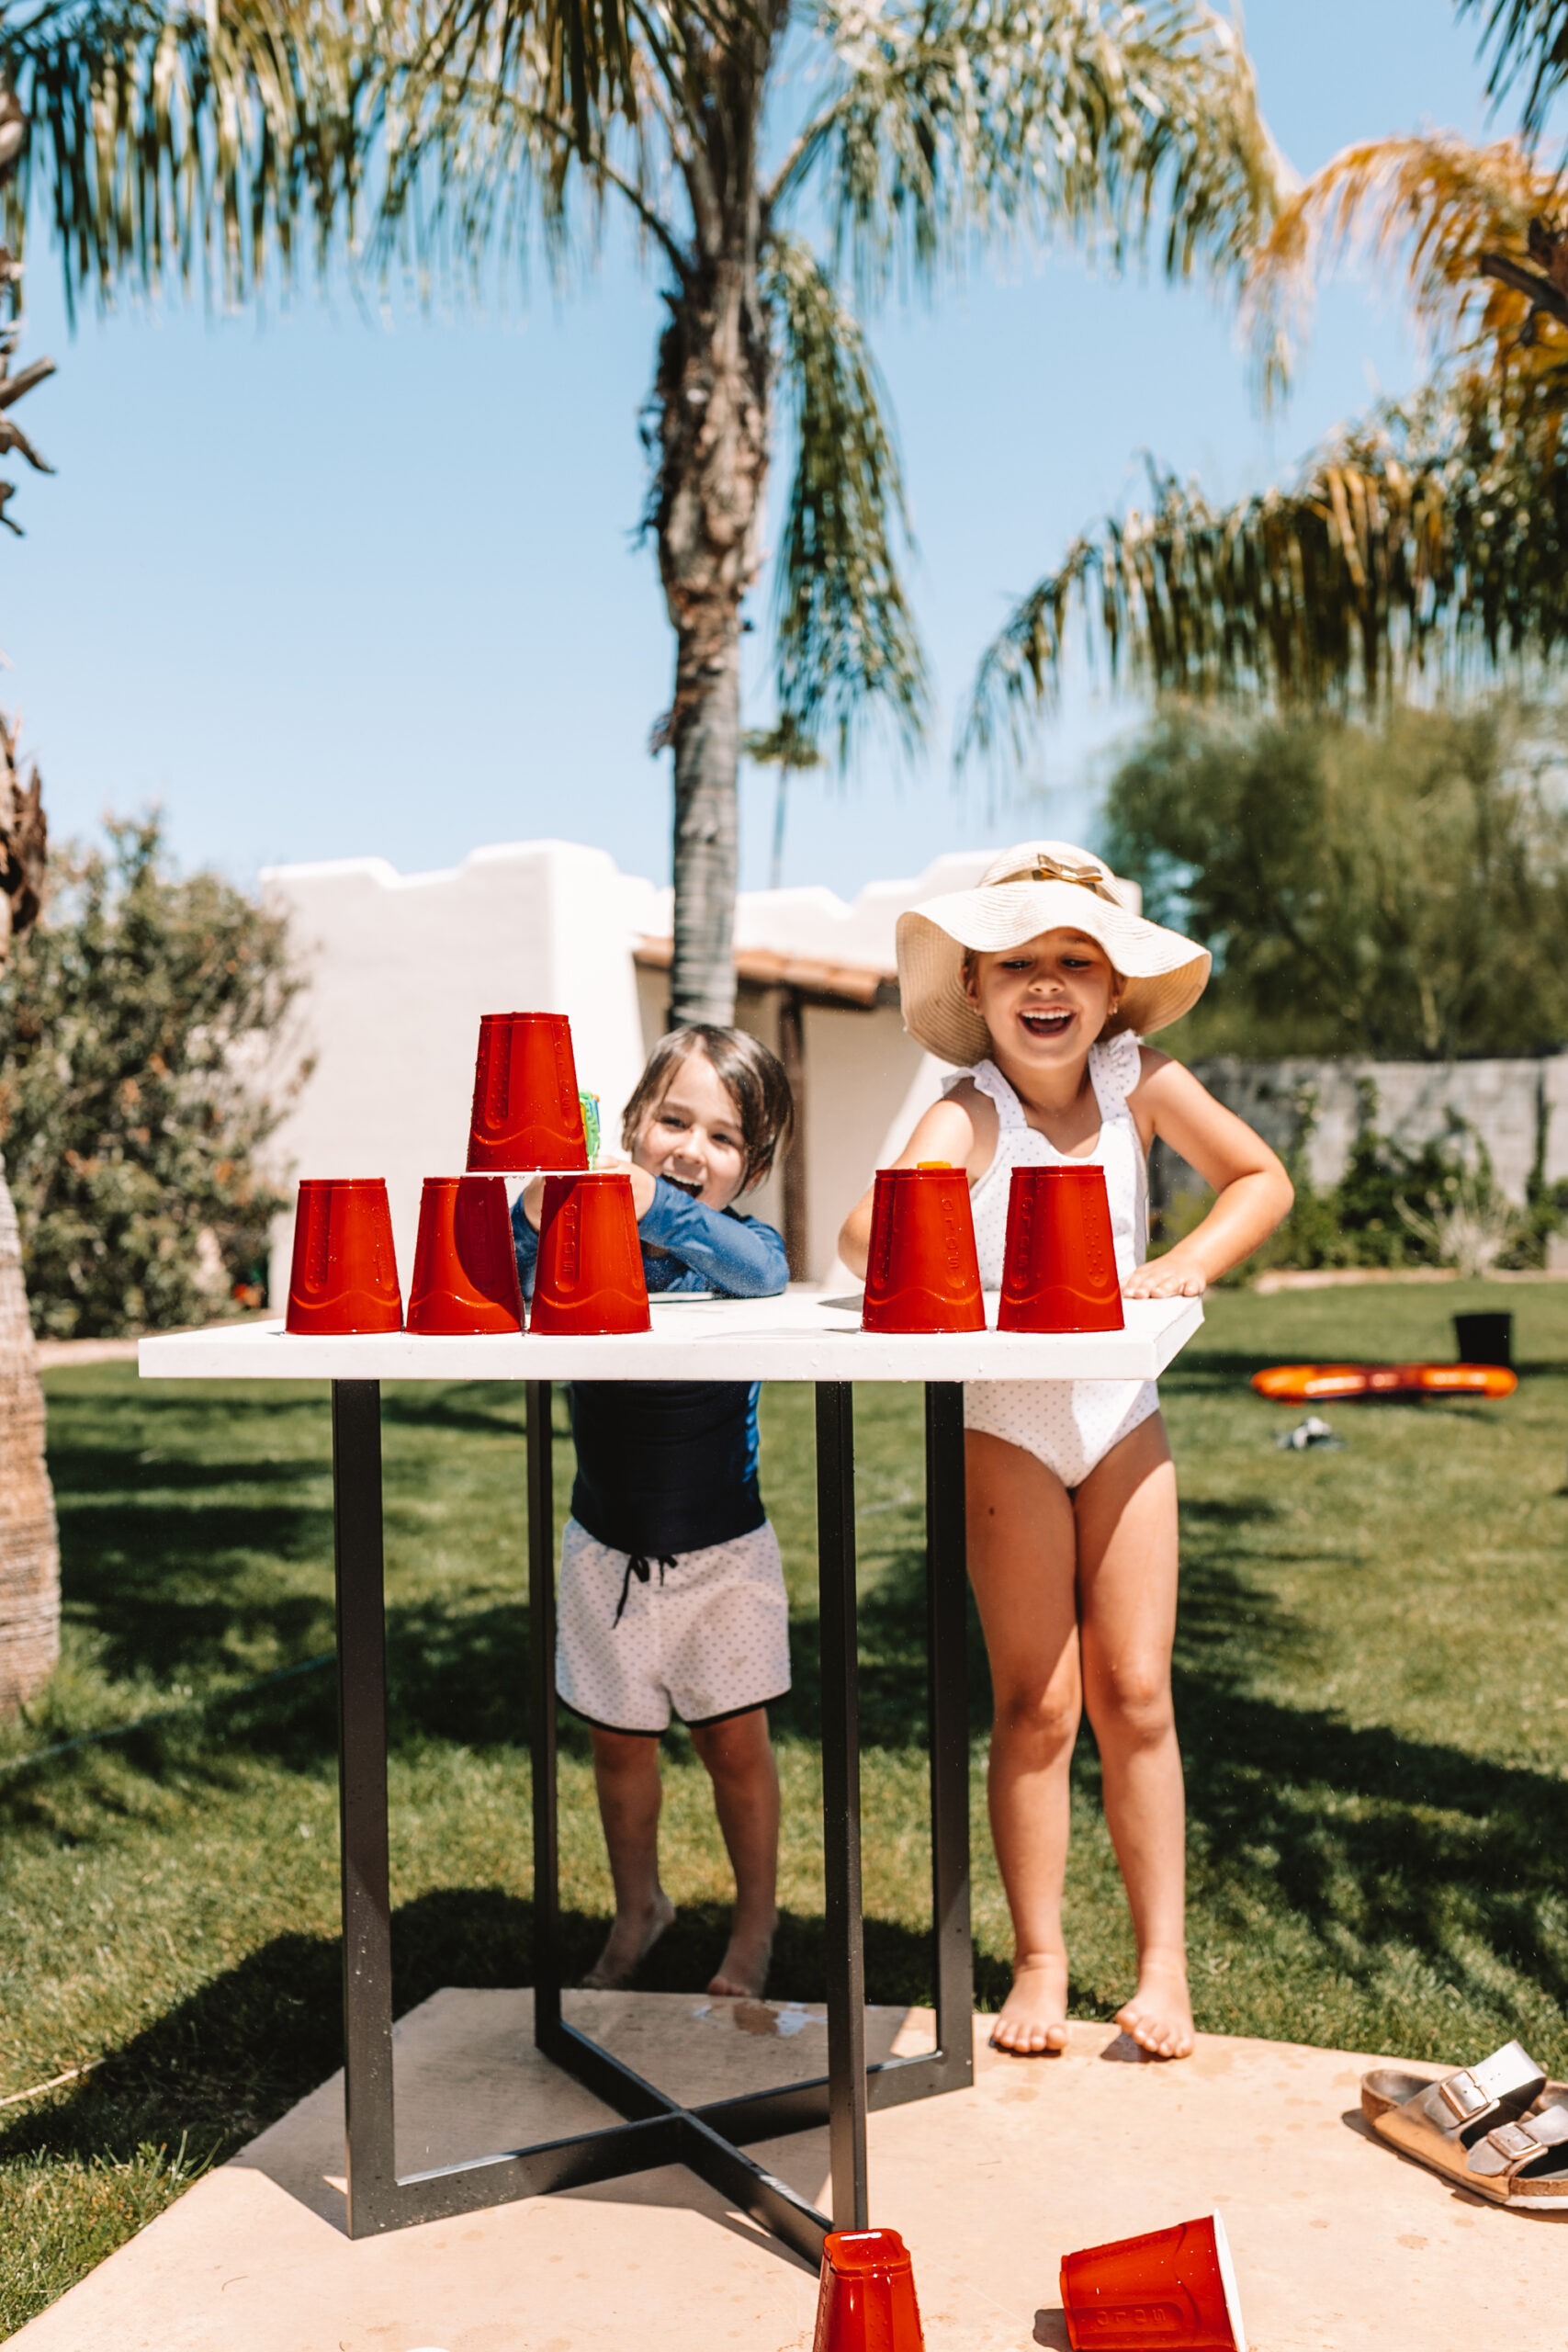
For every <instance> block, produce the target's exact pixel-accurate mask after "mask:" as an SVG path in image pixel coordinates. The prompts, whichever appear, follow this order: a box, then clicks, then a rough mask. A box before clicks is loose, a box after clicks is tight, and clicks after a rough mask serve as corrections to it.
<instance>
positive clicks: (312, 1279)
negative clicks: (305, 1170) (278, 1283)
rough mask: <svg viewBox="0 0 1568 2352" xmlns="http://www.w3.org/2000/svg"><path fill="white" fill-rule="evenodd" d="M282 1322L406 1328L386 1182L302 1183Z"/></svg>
mask: <svg viewBox="0 0 1568 2352" xmlns="http://www.w3.org/2000/svg"><path fill="white" fill-rule="evenodd" d="M284 1323H285V1328H286V1329H288V1330H290V1331H309V1332H316V1333H326V1332H339V1333H342V1332H345V1331H400V1330H401V1329H402V1328H403V1302H402V1297H401V1295H400V1291H399V1289H398V1261H397V1258H396V1255H395V1254H394V1252H393V1249H392V1212H391V1208H390V1206H389V1204H388V1200H387V1183H386V1179H385V1177H382V1176H307V1177H304V1178H303V1179H302V1180H301V1182H300V1185H299V1204H298V1206H297V1207H296V1209H295V1212H294V1262H293V1265H292V1267H291V1268H290V1270H289V1275H288V1314H287V1316H286V1317H284Z"/></svg>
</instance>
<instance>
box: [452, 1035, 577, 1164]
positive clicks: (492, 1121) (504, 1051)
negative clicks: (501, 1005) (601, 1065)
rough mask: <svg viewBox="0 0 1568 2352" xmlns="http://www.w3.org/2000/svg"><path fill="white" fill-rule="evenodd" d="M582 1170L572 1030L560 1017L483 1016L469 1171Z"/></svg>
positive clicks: (471, 1117)
mask: <svg viewBox="0 0 1568 2352" xmlns="http://www.w3.org/2000/svg"><path fill="white" fill-rule="evenodd" d="M587 1165H588V1144H587V1140H586V1138H585V1136H584V1135H583V1132H582V1105H581V1103H579V1101H578V1099H577V1064H576V1062H575V1061H574V1059H573V1057H572V1051H571V1023H570V1021H568V1019H567V1017H566V1015H565V1013H564V1012H487V1013H486V1014H485V1015H484V1016H483V1018H482V1019H481V1021H480V1023H479V1055H478V1058H477V1059H476V1061H475V1064H474V1107H473V1111H472V1114H471V1115H470V1118H469V1121H468V1166H469V1168H470V1170H486V1171H497V1170H499V1171H501V1172H502V1173H513V1172H520V1171H525V1170H533V1169H540V1168H567V1169H573V1168H586V1167H587Z"/></svg>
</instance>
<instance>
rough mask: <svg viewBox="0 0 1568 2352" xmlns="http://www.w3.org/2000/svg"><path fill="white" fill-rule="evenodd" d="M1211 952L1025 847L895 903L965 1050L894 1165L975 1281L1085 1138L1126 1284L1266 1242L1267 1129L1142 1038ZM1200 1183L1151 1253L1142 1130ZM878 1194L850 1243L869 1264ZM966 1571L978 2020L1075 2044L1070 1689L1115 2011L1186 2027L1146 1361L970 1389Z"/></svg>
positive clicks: (1165, 1578) (1074, 861)
mask: <svg viewBox="0 0 1568 2352" xmlns="http://www.w3.org/2000/svg"><path fill="white" fill-rule="evenodd" d="M1209 962H1210V959H1209V956H1208V954H1207V952H1206V951H1205V950H1204V949H1202V948H1200V947H1195V946H1194V945H1193V944H1192V943H1191V942H1190V940H1186V939H1182V938H1179V936H1178V935H1177V934H1176V933H1174V932H1170V931H1165V930H1162V929H1161V928H1160V927H1159V926H1158V925H1156V924H1155V923H1152V922H1145V921H1144V920H1143V918H1142V917H1141V916H1139V915H1135V914H1134V913H1132V912H1131V911H1130V910H1129V909H1128V908H1127V906H1126V905H1125V904H1124V903H1123V902H1122V897H1121V895H1120V888H1119V886H1118V884H1117V882H1116V880H1115V877H1114V876H1112V875H1111V871H1110V868H1109V867H1108V866H1106V865H1102V864H1101V862H1100V859H1099V858H1097V857H1093V856H1091V855H1089V853H1088V852H1087V851H1084V850H1079V849H1073V848H1070V847H1068V846H1067V845H1066V844H1065V843H1063V842H1024V843H1022V844H1021V845H1020V846H1019V847H1018V848H1016V849H1011V850H1009V851H1007V852H1006V853H1005V854H1003V855H1002V856H1000V857H998V858H997V859H996V860H995V861H994V863H993V864H992V865H990V866H989V867H988V868H987V872H986V874H985V875H984V876H983V877H982V879H981V882H980V885H979V888H977V889H974V890H960V891H954V892H952V893H950V894H949V895H947V896H946V897H943V898H940V899H931V900H930V901H929V902H928V903H927V904H926V905H925V906H923V907H919V908H916V909H915V910H913V911H912V912H910V913H908V914H907V915H904V916H903V917H901V918H900V921H899V924H898V972H899V983H900V989H901V992H902V998H903V1007H904V1022H905V1026H906V1027H907V1028H908V1031H909V1033H910V1035H913V1036H915V1037H918V1038H919V1041H920V1043H921V1044H922V1045H923V1046H928V1047H929V1048H930V1050H931V1052H932V1053H933V1054H936V1055H938V1056H939V1057H941V1058H942V1060H943V1061H947V1062H953V1063H958V1064H961V1065H962V1064H967V1065H968V1066H969V1067H967V1068H966V1069H963V1071H962V1074H961V1075H960V1076H958V1077H957V1078H954V1079H953V1080H950V1081H949V1084H948V1086H947V1088H946V1089H945V1091H944V1092H943V1095H942V1100H941V1102H939V1103H934V1104H933V1105H932V1106H931V1109H930V1110H929V1111H928V1112H926V1114H925V1115H924V1116H923V1117H922V1119H921V1120H920V1122H919V1125H918V1126H917V1127H916V1129H915V1132H914V1134H913V1135H912V1136H911V1137H910V1138H909V1142H908V1147H907V1148H906V1149H905V1151H904V1152H903V1154H902V1156H901V1158H900V1159H898V1161H897V1166H898V1167H900V1168H912V1167H914V1166H915V1165H916V1164H917V1162H919V1161H920V1160H931V1159H943V1160H948V1161H951V1162H952V1163H953V1165H954V1166H960V1165H962V1166H963V1167H964V1168H965V1169H967V1170H968V1174H969V1182H970V1187H971V1199H972V1201H973V1204H974V1210H975V1232H976V1242H977V1243H978V1247H979V1256H980V1273H981V1279H982V1281H983V1282H984V1284H985V1286H986V1288H987V1290H996V1289H998V1288H999V1287H1000V1283H1001V1272H1002V1248H1003V1238H1004V1234H1005V1231H1006V1225H1007V1204H1008V1193H1009V1186H1010V1175H1011V1171H1012V1170H1013V1169H1014V1168H1020V1167H1041V1166H1049V1165H1051V1164H1053V1163H1054V1162H1056V1161H1059V1160H1062V1159H1084V1160H1094V1161H1098V1162H1099V1163H1100V1166H1102V1167H1103V1169H1104V1170H1105V1181H1106V1189H1107V1192H1108V1193H1109V1195H1110V1201H1111V1225H1112V1229H1113V1232H1114V1236H1115V1243H1116V1261H1117V1266H1118V1270H1119V1272H1120V1273H1121V1276H1122V1291H1123V1295H1125V1296H1126V1297H1128V1298H1171V1297H1177V1296H1187V1297H1195V1296H1197V1295H1199V1294H1200V1293H1201V1291H1202V1290H1203V1288H1204V1286H1205V1284H1206V1283H1209V1282H1211V1281H1213V1279H1214V1278H1215V1277H1216V1276H1217V1275H1220V1274H1223V1273H1224V1272H1226V1271H1227V1270H1228V1269H1229V1268H1230V1267H1232V1266H1235V1265H1236V1264H1238V1263H1239V1262H1240V1261H1241V1260H1242V1259H1243V1258H1245V1257H1247V1254H1248V1252H1249V1251H1251V1250H1256V1249H1257V1247H1258V1244H1259V1242H1261V1241H1262V1240H1263V1239H1264V1238H1266V1236H1267V1235H1269V1233H1270V1232H1272V1230H1273V1228H1274V1227H1275V1226H1276V1225H1277V1224H1278V1223H1279V1221H1280V1218H1281V1217H1282V1216H1284V1214H1285V1212H1286V1210H1287V1209H1288V1208H1289V1206H1290V1204H1291V1184H1290V1180H1289V1178H1288V1177H1287V1176H1286V1174H1285V1171H1284V1170H1283V1168H1282V1167H1281V1166H1280V1162H1279V1160H1278V1159H1276V1158H1275V1156H1274V1154H1273V1153H1272V1152H1271V1151H1270V1150H1269V1147H1268V1145H1267V1144H1265V1143H1264V1142H1262V1141H1261V1140H1260V1138H1259V1137H1258V1136H1256V1135H1254V1134H1253V1132H1252V1130H1251V1128H1250V1127H1248V1126H1247V1125H1244V1124H1243V1122H1242V1121H1241V1120H1240V1119H1238V1118H1235V1116H1233V1114H1231V1113H1230V1112H1229V1111H1227V1110H1225V1109H1224V1106H1223V1105H1222V1104H1221V1103H1216V1102H1215V1101H1214V1099H1213V1096H1212V1095H1211V1094H1210V1093H1209V1092H1208V1091H1206V1090H1205V1089H1204V1088H1203V1087H1202V1086H1201V1085H1200V1083H1199V1081H1198V1080H1197V1079H1195V1078H1194V1077H1193V1076H1192V1074H1191V1072H1190V1070H1187V1069H1183V1068H1182V1067H1181V1065H1180V1063H1179V1062H1174V1061H1172V1060H1170V1059H1169V1057H1168V1056H1166V1055H1164V1054H1160V1053H1156V1052H1153V1051H1151V1049H1150V1048H1149V1047H1148V1046H1144V1045H1141V1044H1140V1043H1139V1038H1140V1035H1148V1033H1149V1032H1150V1031H1152V1030H1155V1029H1159V1028H1162V1027H1163V1026H1164V1025H1165V1024H1166V1023H1168V1022H1171V1021H1175V1020H1177V1019H1178V1018H1179V1015H1180V1014H1182V1013H1183V1012H1187V1011H1188V1009H1189V1008H1190V1006H1191V1005H1192V1004H1193V1003H1195V1002H1196V1001H1197V999H1198V997H1199V996H1200V995H1201V993H1202V989H1203V987H1204V984H1205V982H1206V981H1207V979H1208V977H1209ZM1156 1135H1159V1136H1164V1137H1165V1139H1166V1141H1167V1142H1168V1143H1169V1144H1170V1145H1171V1146H1172V1148H1174V1149H1175V1150H1177V1151H1179V1153H1180V1154H1181V1156H1182V1158H1183V1159H1187V1160H1190V1162H1191V1164H1192V1166H1193V1167H1194V1168H1196V1169H1197V1170H1198V1171H1199V1173H1200V1175H1201V1176H1202V1177H1203V1178H1204V1179H1205V1180H1206V1181H1207V1182H1209V1183H1210V1184H1212V1185H1213V1188H1214V1191H1215V1193H1216V1194H1217V1196H1218V1197H1217V1198H1216V1200H1215V1202H1214V1204H1213V1208H1212V1209H1211V1210H1210V1212H1209V1214H1208V1216H1206V1217H1205V1218H1204V1219H1203V1222H1202V1223H1201V1225H1200V1226H1199V1227H1197V1228H1196V1230H1195V1231H1194V1232H1192V1233H1190V1234H1189V1235H1188V1236H1187V1237H1186V1238H1185V1239H1184V1240H1182V1241H1180V1242H1179V1243H1178V1244H1177V1246H1176V1248H1175V1249H1173V1250H1170V1251H1169V1252H1168V1254H1167V1255H1166V1256H1165V1257H1163V1258H1159V1259H1157V1260H1156V1261H1155V1263H1154V1264H1153V1265H1145V1263H1144V1255H1145V1243H1146V1227H1147V1204H1148V1192H1147V1182H1146V1175H1145V1163H1146V1159H1147V1153H1148V1148H1149V1145H1150V1143H1151V1142H1152V1141H1153V1139H1154V1137H1155V1136H1156ZM871 1198H872V1196H871V1194H870V1193H867V1194H866V1195H865V1197H864V1199H863V1201H862V1202H861V1203H860V1205H859V1206H858V1207H857V1208H856V1209H855V1210H854V1212H853V1214H852V1216H850V1218H849V1219H848V1221H847V1222H846V1224H845V1226H844V1229H843V1232H842V1235H841V1236H840V1245H839V1246H840V1251H841V1253H842V1256H843V1258H844V1261H845V1262H846V1264H848V1265H850V1266H851V1267H852V1268H853V1269H854V1270H855V1271H856V1272H864V1269H865V1264H866V1258H867V1251H868V1248H869V1243H870V1237H871ZM964 1428H965V1431H966V1437H965V1448H964V1452H965V1463H966V1470H967V1480H968V1542H969V1574H970V1577H971V1579H972V1581H973V1583H974V1587H975V1595H976V1600H977V1602H978V1604H979V1611H980V1620H981V1623H982V1624H983V1626H984V1628H985V1634H986V1647H987V1653H988V1655H989V1658H990V1667H991V1684H992V1690H993V1693H994V1698H995V1723H994V1725H993V1729H992V1735H991V1756H990V1769H989V1779H988V1793H989V1800H990V1813H991V1831H992V1835H993V1837H994V1838H995V1840H996V1849H997V1860H998V1864H999V1866H1000V1869H1001V1874H1002V1883H1003V1884H1004V1886H1005V1888H1006V1890H1007V1897H1008V1903H1009V1906H1010V1910H1011V1912H1012V1922H1013V1937H1014V1954H1013V1980H1012V1989H1011V1991H1010V1994H1009V1996H1008V1998H1007V2001H1006V2003H1005V2004H1004V2006H1003V2008H1002V2012H1001V2015H1000V2017H999V2018H998V2019H997V2023H996V2027H995V2030H994V2031H993V2033H992V2036H991V2040H992V2041H993V2043H994V2045H995V2046H996V2047H997V2048H998V2049H999V2050H1008V2051H1011V2052H1015V2053H1017V2054H1018V2055H1019V2056H1036V2055H1039V2054H1041V2053H1043V2052H1059V2051H1061V2050H1063V2049H1065V2048H1066V2040H1067V2030H1066V2003H1067V1951H1066V1943H1065V1942H1064V1940H1063V1934H1062V1883H1063V1878H1064V1875H1065V1872H1066V1850H1067V1822H1068V1767H1069V1765H1070V1762H1071V1758H1072V1752H1073V1744H1074V1741H1075V1739H1076V1737H1077V1728H1078V1719H1079V1715H1080V1713H1081V1711H1082V1709H1083V1707H1084V1706H1086V1705H1087V1707H1088V1709H1089V1722H1090V1724H1092V1725H1093V1728H1094V1733H1095V1737H1096V1739H1097V1741H1098V1743H1099V1747H1100V1767H1101V1773H1102V1778H1103V1785H1104V1792H1105V1816H1106V1821H1107V1824H1108V1826H1109V1827H1110V1830H1111V1838H1112V1840H1113V1842H1114V1844H1115V1848H1116V1857H1117V1860H1118V1861H1119V1862H1120V1864H1121V1866H1122V1881H1123V1883H1124V1884H1125V1886H1126V1889H1127V1900H1128V1904H1129V1905H1130V1907H1131V1910H1132V1914H1133V1928H1134V1936H1135V1938H1136V1942H1137V1953H1138V1978H1137V1984H1136V1986H1135V1988H1134V1992H1133V1994H1132V1996H1131V1997H1130V1999H1129V2000H1128V2001H1127V2002H1126V2003H1125V2004H1124V2006H1123V2007H1122V2008H1121V2009H1120V2010H1119V2011H1118V2012H1117V2022H1118V2024H1119V2025H1121V2026H1122V2029H1123V2030H1124V2031H1126V2032H1127V2033H1129V2034H1131V2035H1132V2036H1133V2037H1134V2040H1135V2041H1138V2042H1139V2043H1140V2044H1141V2045H1142V2047H1143V2048H1144V2049H1145V2050H1146V2051H1148V2052H1151V2053H1153V2054H1154V2055H1156V2056H1157V2057H1161V2058H1184V2057H1186V2056H1187V2054H1188V2053H1189V2052H1190V2050H1191V2048H1192V2011H1191V2007H1190V2002H1189V1997H1188V1990H1187V1962H1186V1943H1185V1924H1184V1912H1185V1856H1184V1851H1183V1848H1184V1838H1185V1811H1184V1804H1183V1795H1182V1781H1181V1758H1180V1753H1179V1749H1178V1747H1177V1742H1176V1727H1175V1722H1174V1719H1173V1716H1172V1713H1171V1699H1170V1653H1171V1645H1172V1641H1173V1639H1174V1636H1175V1630H1176V1586H1177V1530H1176V1477H1175V1472H1174V1470H1173V1468H1172V1465H1171V1459H1170V1448H1169V1445H1168V1442H1167V1440H1166V1432H1165V1423H1164V1421H1163V1420H1162V1419H1161V1418H1160V1411H1159V1397H1158V1394H1157V1392H1156V1388H1155V1385H1154V1383H1153V1381H1077V1382H1073V1381H1006V1382H1002V1381H997V1382H986V1383H983V1384H975V1385H968V1386H966V1387H965V1389H964Z"/></svg>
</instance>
